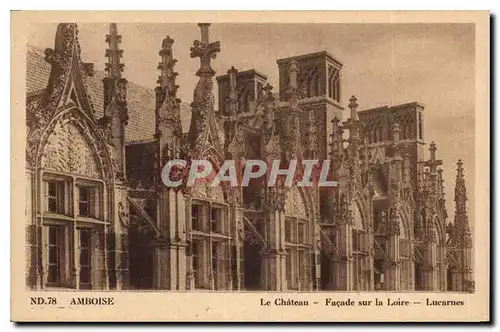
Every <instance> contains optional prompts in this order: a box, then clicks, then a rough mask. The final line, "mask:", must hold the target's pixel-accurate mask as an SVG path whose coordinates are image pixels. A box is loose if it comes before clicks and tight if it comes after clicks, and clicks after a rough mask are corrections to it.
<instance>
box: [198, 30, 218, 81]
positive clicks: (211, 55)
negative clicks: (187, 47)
mask: <svg viewBox="0 0 500 332" xmlns="http://www.w3.org/2000/svg"><path fill="white" fill-rule="evenodd" d="M198 26H199V27H200V32H201V41H199V40H195V41H194V42H193V47H191V58H195V57H199V58H200V69H199V70H198V71H197V72H196V75H197V76H208V77H212V76H214V75H215V71H214V70H213V69H212V67H210V59H215V58H216V56H217V53H219V52H220V42H213V43H210V41H209V31H208V28H209V27H210V23H198Z"/></svg>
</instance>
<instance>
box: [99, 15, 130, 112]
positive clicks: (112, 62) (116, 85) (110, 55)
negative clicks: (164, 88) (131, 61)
mask: <svg viewBox="0 0 500 332" xmlns="http://www.w3.org/2000/svg"><path fill="white" fill-rule="evenodd" d="M121 40H122V36H120V35H119V34H118V27H117V25H116V23H111V24H110V25H109V34H107V35H106V43H107V44H108V48H107V49H106V54H105V56H106V58H107V62H106V64H105V71H106V72H107V77H106V78H104V79H103V83H104V110H105V115H106V116H112V115H111V114H108V113H109V112H108V111H107V107H108V105H109V104H110V103H111V101H112V100H113V98H115V99H116V101H117V102H118V103H119V104H120V108H121V118H122V120H123V121H124V122H127V121H128V112H127V105H126V103H127V80H126V79H124V78H122V72H123V68H124V65H123V64H122V63H120V59H121V58H122V56H123V50H121V49H120V46H119V45H120V43H121Z"/></svg>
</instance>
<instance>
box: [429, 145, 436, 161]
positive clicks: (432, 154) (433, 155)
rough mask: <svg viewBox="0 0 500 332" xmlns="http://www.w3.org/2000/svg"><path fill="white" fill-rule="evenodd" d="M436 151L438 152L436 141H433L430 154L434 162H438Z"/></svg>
mask: <svg viewBox="0 0 500 332" xmlns="http://www.w3.org/2000/svg"><path fill="white" fill-rule="evenodd" d="M436 150H437V148H436V143H435V142H434V141H432V142H431V144H430V146H429V152H430V155H431V160H432V161H435V160H436Z"/></svg>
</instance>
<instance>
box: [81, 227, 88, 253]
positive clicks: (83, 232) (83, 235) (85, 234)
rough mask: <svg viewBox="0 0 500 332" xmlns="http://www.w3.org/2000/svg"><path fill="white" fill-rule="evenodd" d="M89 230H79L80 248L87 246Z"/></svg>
mask: <svg viewBox="0 0 500 332" xmlns="http://www.w3.org/2000/svg"><path fill="white" fill-rule="evenodd" d="M89 233H90V232H89V231H88V230H86V229H81V230H80V247H81V248H88V247H89V242H90V241H89V240H90V236H89Z"/></svg>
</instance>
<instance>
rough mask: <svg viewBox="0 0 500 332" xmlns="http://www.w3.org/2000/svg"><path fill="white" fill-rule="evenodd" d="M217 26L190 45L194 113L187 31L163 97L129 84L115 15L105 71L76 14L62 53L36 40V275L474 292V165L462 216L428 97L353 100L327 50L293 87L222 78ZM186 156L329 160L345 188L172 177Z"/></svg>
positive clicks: (166, 44)
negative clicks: (363, 106) (431, 135)
mask: <svg viewBox="0 0 500 332" xmlns="http://www.w3.org/2000/svg"><path fill="white" fill-rule="evenodd" d="M209 26H210V24H205V23H203V24H199V27H200V30H201V40H200V41H198V40H197V41H194V44H193V47H192V48H191V57H192V58H199V59H200V68H199V70H198V71H197V72H196V73H193V75H196V76H198V77H199V81H198V84H197V86H196V88H195V90H194V93H193V100H192V103H191V106H190V110H188V112H190V113H191V117H190V120H188V121H186V114H185V113H186V110H185V107H184V104H182V103H181V101H180V100H179V99H178V98H177V96H176V91H177V89H178V86H177V85H176V82H175V81H176V76H177V73H176V72H175V69H174V67H175V63H176V60H175V59H174V55H173V53H174V40H172V39H171V38H170V37H166V38H165V39H164V40H163V41H162V43H159V45H158V46H159V49H160V52H159V66H158V69H159V72H160V75H159V77H158V81H157V88H156V90H155V91H154V92H153V91H149V90H147V89H145V88H142V87H139V86H137V85H135V84H133V83H131V82H128V81H127V80H126V78H125V72H124V70H123V69H124V64H123V63H121V57H122V52H123V50H121V49H120V42H121V38H122V36H120V35H119V34H118V27H117V25H116V24H110V31H109V34H108V35H107V36H106V38H105V40H106V43H107V44H108V48H107V49H106V52H105V55H106V57H107V64H106V67H105V74H103V73H101V72H97V71H94V68H93V66H92V65H91V64H88V63H84V62H83V61H82V59H81V58H80V53H81V51H80V45H79V42H78V38H77V33H78V31H77V26H76V24H73V23H71V24H59V26H58V28H57V33H56V36H55V46H54V48H53V49H47V50H45V52H44V53H45V54H44V56H43V57H44V59H45V62H43V61H42V60H41V59H42V56H41V55H40V54H39V52H38V51H36V50H33V49H30V48H29V49H28V58H27V67H28V68H27V96H26V107H27V110H26V125H27V133H26V135H27V150H26V180H27V195H28V204H27V206H26V253H27V257H28V259H27V264H26V284H27V286H28V287H30V288H32V289H47V288H53V287H57V288H61V287H62V288H70V289H82V290H83V289H97V290H99V289H102V290H107V289H114V290H128V289H150V290H200V289H203V290H213V291H245V290H246V291H251V290H266V291H267V290H269V291H287V290H295V291H320V290H335V291H373V290H387V291H414V290H422V291H460V292H462V291H468V292H473V291H474V276H473V265H472V255H473V253H472V237H471V232H470V228H469V222H468V218H467V209H466V201H467V194H466V188H465V181H464V169H463V167H462V162H461V161H458V163H457V175H456V183H455V197H454V199H455V219H454V221H453V222H448V215H447V212H446V207H445V199H444V191H443V176H442V169H441V168H440V165H442V161H441V160H439V159H438V158H437V148H436V144H435V143H434V142H431V143H430V144H429V147H426V143H425V138H424V136H425V135H424V134H425V130H424V125H423V117H424V107H423V106H422V105H421V104H419V103H416V102H415V103H408V104H403V105H397V106H392V107H381V108H375V109H367V110H359V109H358V104H357V98H356V97H354V96H353V97H351V98H350V99H349V101H343V100H342V98H341V95H342V93H341V92H342V89H344V88H345V87H344V86H343V85H342V83H343V82H342V67H343V65H342V63H341V62H339V61H338V60H337V59H334V58H333V57H332V56H331V55H329V54H328V53H327V52H318V53H313V54H305V55H299V56H295V57H290V58H285V59H279V60H277V66H278V71H279V86H278V87H277V92H276V93H273V87H271V86H270V84H269V83H267V77H266V75H265V74H263V73H259V72H257V71H255V70H242V71H238V70H236V69H234V68H232V67H230V68H229V67H228V69H229V70H228V72H227V74H224V75H221V76H217V77H216V78H215V79H214V76H215V72H214V70H213V69H212V68H211V61H216V60H214V59H215V58H216V54H217V53H218V52H219V51H220V44H219V42H212V41H210V38H209ZM192 61H194V60H192ZM152 79H154V78H152ZM214 83H217V87H218V89H217V91H218V98H217V100H218V107H217V109H216V105H215V98H214V90H215V89H214V86H213V85H214ZM344 105H345V106H346V108H344ZM343 119H346V120H343ZM425 149H428V150H429V152H430V154H429V155H430V157H429V158H428V159H426V158H425V157H424V150H425ZM172 159H186V160H189V159H207V160H210V161H211V162H212V164H214V165H219V166H220V165H222V164H223V162H224V161H225V160H228V159H231V160H242V159H246V160H248V159H259V160H281V161H282V163H284V164H286V163H289V162H290V161H291V160H296V159H297V160H303V159H318V160H321V161H323V160H329V161H330V173H329V179H331V180H336V181H338V184H339V185H338V187H335V188H320V187H317V186H312V187H299V186H292V187H285V186H283V185H276V186H272V187H268V186H265V185H264V186H258V185H255V186H248V187H236V188H234V187H229V186H226V185H225V184H221V185H220V186H217V187H211V186H210V185H209V184H199V185H197V186H195V187H188V186H184V185H183V186H181V187H179V188H168V187H166V186H165V185H164V184H163V183H162V180H161V171H162V168H163V166H164V165H165V164H166V163H167V162H168V161H169V160H172Z"/></svg>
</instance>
